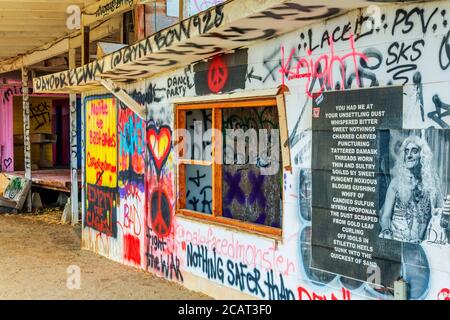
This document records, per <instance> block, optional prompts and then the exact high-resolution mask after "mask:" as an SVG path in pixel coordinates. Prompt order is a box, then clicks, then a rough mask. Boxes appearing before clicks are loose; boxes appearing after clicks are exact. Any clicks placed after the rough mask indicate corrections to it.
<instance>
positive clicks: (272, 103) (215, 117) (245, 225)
mask: <svg viewBox="0 0 450 320" xmlns="http://www.w3.org/2000/svg"><path fill="white" fill-rule="evenodd" d="M174 106H175V115H176V117H175V128H176V129H186V111H189V110H201V109H208V110H211V111H212V125H211V128H212V129H217V130H219V131H222V109H226V108H258V107H274V108H277V111H278V120H279V129H280V131H281V134H280V147H281V152H280V155H281V157H282V161H280V163H282V166H280V168H279V170H283V168H285V169H288V170H289V169H290V159H288V162H286V159H284V157H285V155H286V154H289V147H288V148H287V150H288V151H287V152H286V151H285V149H286V148H285V147H283V145H284V142H283V141H284V140H283V139H284V138H283V137H285V136H286V137H287V129H286V122H285V121H286V116H285V104H284V95H282V94H281V95H277V96H272V97H259V98H258V97H252V98H249V99H239V100H213V101H201V102H198V103H176V104H175V105H174ZM214 132H215V131H213V134H212V136H211V144H212V153H213V154H212V160H211V161H202V160H190V159H182V156H183V155H181V154H179V155H177V156H176V158H177V162H176V177H175V179H176V180H175V181H176V185H177V201H176V205H175V207H176V214H177V215H178V216H181V217H186V218H189V219H193V220H196V221H199V222H210V223H212V224H215V225H219V226H223V227H230V228H233V229H237V230H239V231H244V232H248V233H254V234H258V235H262V236H264V237H269V238H274V239H276V240H281V239H282V235H283V220H284V214H283V213H284V212H283V203H284V190H283V187H281V188H280V189H281V207H280V212H281V226H280V228H275V227H271V226H265V225H260V224H256V223H252V222H248V221H242V220H237V219H233V218H226V217H223V216H222V213H223V212H222V201H223V194H222V164H220V163H217V161H213V159H214V158H215V157H220V158H222V146H221V145H220V146H218V145H216V140H215V137H214ZM283 132H284V134H283ZM175 139H176V141H177V142H179V141H180V137H176V138H175ZM218 141H219V142H220V141H221V140H220V139H219V140H218ZM286 163H289V165H286ZM186 165H201V166H211V167H212V168H211V177H212V178H211V180H212V181H211V182H212V183H211V184H212V210H211V211H212V212H211V214H207V213H202V212H199V211H193V210H190V209H185V208H186V167H185V166H186ZM281 178H282V182H283V183H284V175H283V173H282V172H281Z"/></svg>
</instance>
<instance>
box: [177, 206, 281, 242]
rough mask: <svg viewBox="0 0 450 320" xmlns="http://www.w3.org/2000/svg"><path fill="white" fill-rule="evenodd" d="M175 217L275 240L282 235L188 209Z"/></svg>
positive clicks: (278, 232)
mask: <svg viewBox="0 0 450 320" xmlns="http://www.w3.org/2000/svg"><path fill="white" fill-rule="evenodd" d="M177 215H179V216H182V217H189V218H191V217H192V218H195V219H198V220H200V221H199V222H205V221H208V222H211V223H214V224H217V225H220V226H226V227H233V228H235V229H238V230H240V231H248V232H253V233H258V234H260V235H263V236H267V235H270V236H276V237H277V239H281V236H282V234H283V232H282V230H281V229H278V228H273V227H269V226H264V225H259V224H254V223H251V222H245V221H240V220H236V219H230V218H225V217H214V216H213V215H210V214H207V213H201V212H196V211H192V210H188V209H179V210H177Z"/></svg>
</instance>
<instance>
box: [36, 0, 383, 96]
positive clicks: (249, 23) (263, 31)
mask: <svg viewBox="0 0 450 320" xmlns="http://www.w3.org/2000/svg"><path fill="white" fill-rule="evenodd" d="M380 2H383V1H380ZM384 2H386V1H384ZM371 4H374V2H373V1H365V0H346V1H335V0H322V1H320V5H318V4H317V0H259V1H254V0H239V1H228V2H226V3H224V4H221V5H218V6H216V7H212V8H210V9H209V10H207V11H203V12H201V13H199V14H197V15H195V16H192V17H190V18H188V19H185V20H183V21H181V22H179V23H177V24H175V25H173V26H171V27H169V28H166V29H164V30H162V31H160V32H158V33H156V34H154V35H152V36H150V37H148V38H146V39H144V40H142V41H140V42H138V43H136V44H134V45H131V46H127V47H125V48H122V49H120V50H118V51H115V52H114V53H111V54H109V55H107V56H105V57H104V58H102V59H100V60H96V61H94V62H91V63H89V64H87V65H85V66H82V67H78V68H76V69H72V70H68V71H63V72H59V73H55V74H51V75H47V76H43V77H39V78H35V79H34V81H33V84H34V90H35V92H62V93H63V92H64V93H70V92H72V93H73V92H80V91H87V90H91V89H95V88H98V87H100V86H101V85H100V83H99V79H102V78H103V79H111V80H114V81H117V82H122V81H130V80H137V79H143V78H148V77H150V76H152V75H155V74H158V73H162V72H166V71H168V70H171V69H176V68H180V67H183V66H186V65H189V64H191V63H194V62H197V61H200V60H203V59H206V58H208V57H211V56H213V55H215V54H218V53H221V52H227V51H231V50H233V49H236V48H239V47H243V46H248V45H249V44H251V43H254V42H257V41H262V40H266V39H271V38H273V37H275V36H278V35H281V34H284V33H287V32H290V31H293V30H295V29H298V28H301V27H304V26H306V25H308V24H311V23H313V22H316V21H320V20H324V19H328V18H330V17H333V16H336V15H340V14H343V13H345V12H347V11H349V10H352V9H356V8H361V7H366V6H369V5H371Z"/></svg>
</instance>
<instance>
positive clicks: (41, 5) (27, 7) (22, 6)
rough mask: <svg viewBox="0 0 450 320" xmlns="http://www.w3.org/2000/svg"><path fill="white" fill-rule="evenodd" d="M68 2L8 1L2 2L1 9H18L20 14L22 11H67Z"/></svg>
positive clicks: (0, 3)
mask: <svg viewBox="0 0 450 320" xmlns="http://www.w3.org/2000/svg"><path fill="white" fill-rule="evenodd" d="M67 5H68V3H67V2H62V1H56V2H51V3H50V2H47V1H40V2H23V1H8V2H3V1H2V2H0V11H3V10H8V11H16V12H17V13H18V14H20V12H49V13H50V12H57V13H59V12H66V9H67Z"/></svg>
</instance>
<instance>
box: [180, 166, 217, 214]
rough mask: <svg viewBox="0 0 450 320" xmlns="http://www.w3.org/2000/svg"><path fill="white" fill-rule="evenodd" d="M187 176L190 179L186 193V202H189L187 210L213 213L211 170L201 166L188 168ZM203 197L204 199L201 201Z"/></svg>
mask: <svg viewBox="0 0 450 320" xmlns="http://www.w3.org/2000/svg"><path fill="white" fill-rule="evenodd" d="M194 172H195V173H194ZM200 172H201V173H202V174H201V173H200ZM186 175H187V178H188V183H187V193H186V200H187V201H188V205H187V208H188V209H191V210H194V211H200V212H204V213H212V186H211V170H210V169H209V168H204V167H199V166H188V167H187V170H186ZM201 197H203V198H202V199H201ZM200 199H201V202H200ZM199 202H200V204H201V208H200V206H199Z"/></svg>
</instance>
